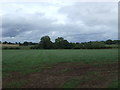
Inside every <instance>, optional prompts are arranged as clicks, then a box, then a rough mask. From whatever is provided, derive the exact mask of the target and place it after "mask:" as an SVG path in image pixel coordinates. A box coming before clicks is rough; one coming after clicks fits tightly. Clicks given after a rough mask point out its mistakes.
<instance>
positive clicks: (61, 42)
mask: <svg viewBox="0 0 120 90" xmlns="http://www.w3.org/2000/svg"><path fill="white" fill-rule="evenodd" d="M0 43H2V44H19V46H29V45H33V46H32V47H30V49H105V48H111V47H106V45H113V44H114V45H118V44H120V40H111V39H109V40H106V41H89V42H82V43H79V42H76V43H73V42H68V40H65V39H64V38H63V37H58V38H56V39H55V42H52V41H51V38H50V37H49V36H43V37H41V39H40V42H39V43H33V42H27V41H25V42H23V43H21V42H15V43H11V42H7V41H4V42H1V41H0Z"/></svg>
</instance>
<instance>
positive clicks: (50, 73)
mask: <svg viewBox="0 0 120 90" xmlns="http://www.w3.org/2000/svg"><path fill="white" fill-rule="evenodd" d="M66 68H67V69H69V70H68V71H66V72H62V70H64V69H66ZM33 69H36V68H33ZM117 77H118V63H117V62H115V63H112V64H103V65H99V66H95V65H94V64H93V65H91V64H84V63H58V64H54V65H53V66H52V68H47V69H45V70H43V71H42V72H36V73H31V74H29V75H24V76H23V75H21V74H20V73H12V74H11V76H10V77H7V78H4V79H3V87H4V88H5V87H6V84H7V83H10V81H11V80H21V79H25V80H26V81H27V84H26V85H24V86H23V87H22V88H59V87H62V86H63V85H64V83H66V82H67V81H68V80H70V79H72V78H77V79H78V80H80V84H79V85H78V86H76V88H92V87H93V88H105V87H107V86H108V85H109V84H110V83H111V82H112V81H113V80H115V79H116V78H117Z"/></svg>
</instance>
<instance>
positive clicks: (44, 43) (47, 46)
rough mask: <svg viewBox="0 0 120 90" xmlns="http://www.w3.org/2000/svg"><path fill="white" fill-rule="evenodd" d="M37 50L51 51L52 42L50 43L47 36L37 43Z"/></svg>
mask: <svg viewBox="0 0 120 90" xmlns="http://www.w3.org/2000/svg"><path fill="white" fill-rule="evenodd" d="M39 48H42V49H51V48H52V42H51V41H50V37H49V36H43V37H42V38H41V41H40V43H39Z"/></svg>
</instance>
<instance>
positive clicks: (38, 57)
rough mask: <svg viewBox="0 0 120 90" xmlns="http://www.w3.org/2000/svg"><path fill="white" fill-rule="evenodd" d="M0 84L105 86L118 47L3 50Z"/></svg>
mask: <svg viewBox="0 0 120 90" xmlns="http://www.w3.org/2000/svg"><path fill="white" fill-rule="evenodd" d="M2 55H3V56H2V58H3V59H2V63H3V88H109V87H117V83H118V81H117V80H118V70H117V68H118V50H117V49H99V50H97V49H94V50H87V49H86V50H3V52H2Z"/></svg>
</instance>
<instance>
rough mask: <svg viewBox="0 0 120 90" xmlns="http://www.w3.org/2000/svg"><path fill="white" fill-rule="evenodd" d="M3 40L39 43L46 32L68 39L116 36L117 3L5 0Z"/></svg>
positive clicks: (2, 10) (54, 36) (82, 39)
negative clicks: (6, 1) (19, 0)
mask: <svg viewBox="0 0 120 90" xmlns="http://www.w3.org/2000/svg"><path fill="white" fill-rule="evenodd" d="M1 7H2V8H1V10H0V15H2V27H1V28H2V39H3V41H10V42H24V41H32V42H39V40H40V38H41V37H42V36H45V35H49V36H50V37H51V40H52V41H54V39H55V38H57V37H64V38H65V39H67V40H68V41H69V42H85V41H97V40H99V41H101V40H107V39H118V3H108V2H107V3H105V2H99V3H94V2H90V3H88V2H86V3H83V2H71V3H70V2H69V3H68V2H66V3H54V2H52V3H50V2H49V3H48V2H43V3H42V2H39V3H33V2H32V3H25V2H24V3H4V4H2V6H1Z"/></svg>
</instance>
